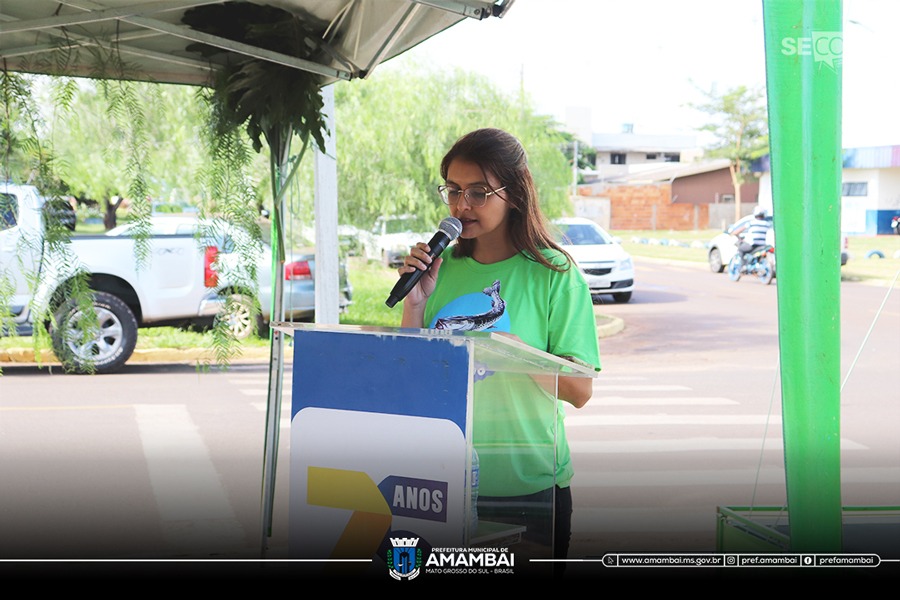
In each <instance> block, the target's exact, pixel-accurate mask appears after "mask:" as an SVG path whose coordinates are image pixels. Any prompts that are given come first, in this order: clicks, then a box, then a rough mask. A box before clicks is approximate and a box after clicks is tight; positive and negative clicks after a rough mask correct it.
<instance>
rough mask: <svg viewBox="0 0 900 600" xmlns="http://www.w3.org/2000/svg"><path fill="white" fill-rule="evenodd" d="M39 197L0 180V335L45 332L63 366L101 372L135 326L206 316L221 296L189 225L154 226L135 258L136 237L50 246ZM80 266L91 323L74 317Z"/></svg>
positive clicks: (114, 364)
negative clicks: (184, 229) (179, 229)
mask: <svg viewBox="0 0 900 600" xmlns="http://www.w3.org/2000/svg"><path fill="white" fill-rule="evenodd" d="M45 203H46V200H45V199H44V198H43V197H42V196H41V195H40V194H39V193H38V190H37V189H36V188H34V187H31V186H20V185H12V184H8V183H0V335H2V334H4V333H7V334H8V333H11V329H12V328H13V327H14V328H15V330H16V333H18V334H19V335H31V334H32V333H33V332H34V329H35V328H36V327H46V328H48V329H49V331H50V333H51V339H52V341H53V350H54V353H55V354H56V356H57V358H58V359H59V360H60V362H61V363H62V364H63V365H64V366H65V368H66V369H67V370H71V371H76V372H83V373H87V372H93V373H109V372H113V371H116V370H118V369H119V368H121V367H122V365H124V364H125V362H126V361H127V360H128V359H129V358H130V357H131V355H132V353H133V352H134V348H135V343H136V341H137V332H138V329H139V328H142V327H156V326H163V325H182V326H183V325H194V324H196V325H209V324H212V322H213V321H214V319H215V317H216V315H217V314H219V313H220V311H221V310H222V308H223V306H224V305H225V299H224V297H223V296H222V295H221V294H220V293H219V291H218V290H217V288H218V287H220V286H219V285H218V282H217V274H216V272H215V270H214V262H215V260H216V257H217V254H218V248H216V247H214V246H211V247H203V245H202V244H200V243H199V242H198V240H197V238H196V237H195V236H194V235H193V234H181V235H153V236H151V237H150V238H149V239H148V240H147V242H148V245H149V257H148V259H147V260H146V261H145V262H144V263H143V264H139V261H138V260H137V259H136V253H135V244H136V243H138V242H136V240H135V238H131V237H110V236H105V235H89V236H80V235H79V236H72V238H71V241H70V242H69V243H68V244H61V245H57V247H54V245H53V244H48V243H47V239H46V236H45V226H46V224H45V223H44V212H45V211H44V210H42V209H43V207H44V205H45ZM79 271H81V272H83V273H85V278H84V279H82V280H84V281H86V282H87V284H88V288H89V290H90V292H89V293H87V294H82V297H84V298H89V299H90V302H91V303H92V306H93V310H94V313H96V315H97V322H96V324H95V323H93V322H92V320H91V319H86V320H85V321H84V322H86V323H89V324H90V327H85V326H84V325H82V326H80V327H79V325H78V323H79V320H81V319H84V317H85V315H87V314H89V313H88V311H89V309H90V307H88V306H87V305H86V304H82V305H79V304H77V302H76V298H77V297H78V294H76V293H74V292H73V287H75V285H76V284H75V282H76V281H79V278H77V277H76V274H77V272H79Z"/></svg>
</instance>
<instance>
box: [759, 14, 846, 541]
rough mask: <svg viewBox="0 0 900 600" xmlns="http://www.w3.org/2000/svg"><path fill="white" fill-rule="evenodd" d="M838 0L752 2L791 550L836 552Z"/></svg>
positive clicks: (838, 532)
mask: <svg viewBox="0 0 900 600" xmlns="http://www.w3.org/2000/svg"><path fill="white" fill-rule="evenodd" d="M841 12H842V11H841V2H840V0H763V22H764V29H765V48H766V80H767V88H768V106H769V136H770V157H771V175H772V198H773V208H774V225H775V240H776V249H777V250H776V252H777V257H778V276H777V277H778V279H777V282H778V287H777V290H778V292H777V293H778V329H779V345H780V352H781V380H782V387H781V391H782V417H783V428H784V463H785V479H786V486H787V502H788V518H789V524H790V540H791V548H792V551H795V552H840V551H841V539H842V522H841V517H842V503H841V481H840V474H841V466H840V282H841V276H840V190H841V170H842V164H841V55H842V51H843V48H842V43H843V42H842V38H841V27H842V25H841Z"/></svg>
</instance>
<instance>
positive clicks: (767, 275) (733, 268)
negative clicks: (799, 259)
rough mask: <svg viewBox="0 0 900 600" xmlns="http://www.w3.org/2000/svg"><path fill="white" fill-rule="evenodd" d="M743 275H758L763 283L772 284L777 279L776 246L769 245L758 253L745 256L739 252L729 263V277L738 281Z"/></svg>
mask: <svg viewBox="0 0 900 600" xmlns="http://www.w3.org/2000/svg"><path fill="white" fill-rule="evenodd" d="M742 275H756V276H757V277H758V278H759V280H760V281H761V282H762V283H764V284H766V285H769V284H770V283H772V280H773V279H775V246H772V245H770V244H767V245H766V246H764V247H763V248H761V249H760V250H757V251H756V252H748V253H746V254H744V253H743V252H740V251H738V253H737V254H735V255H734V256H732V257H731V260H730V261H729V262H728V277H729V278H730V279H731V280H732V281H738V280H740V278H741V276H742Z"/></svg>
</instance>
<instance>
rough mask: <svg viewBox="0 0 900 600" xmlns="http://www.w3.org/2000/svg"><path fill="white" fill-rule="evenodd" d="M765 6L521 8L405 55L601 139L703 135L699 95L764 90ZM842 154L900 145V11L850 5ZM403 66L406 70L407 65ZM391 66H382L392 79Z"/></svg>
mask: <svg viewBox="0 0 900 600" xmlns="http://www.w3.org/2000/svg"><path fill="white" fill-rule="evenodd" d="M762 4H763V3H762V0H728V1H724V0H627V1H626V0H515V3H514V4H513V6H512V7H511V8H510V10H509V12H508V13H507V14H506V16H504V17H503V18H502V19H497V18H490V19H487V20H485V21H474V20H466V21H464V22H462V23H459V24H457V25H455V26H454V27H452V28H450V29H449V30H448V31H445V32H443V33H441V34H439V35H437V36H435V37H434V38H432V39H430V40H427V41H426V42H424V43H423V44H421V45H420V46H418V47H417V48H414V49H413V50H412V51H410V52H409V53H407V54H408V55H409V56H410V57H415V58H418V59H421V60H430V61H433V62H434V63H436V64H441V63H444V64H446V63H449V64H453V65H458V66H461V67H464V68H466V69H470V70H473V71H477V72H480V73H483V74H485V75H487V76H489V77H490V78H491V79H492V80H493V81H494V82H495V83H496V84H497V85H498V86H500V88H501V89H503V90H506V91H507V92H509V93H511V94H512V93H515V92H517V91H518V90H519V87H520V85H523V86H524V89H525V91H526V93H528V94H529V95H530V96H531V98H532V100H533V101H534V103H535V105H536V107H537V109H538V111H539V112H540V113H542V114H548V115H551V116H553V117H555V118H556V119H557V120H559V121H560V122H565V121H566V115H567V113H568V112H570V109H572V108H576V109H589V110H590V115H591V121H592V123H591V124H592V129H593V132H594V133H615V132H619V131H621V128H622V125H623V124H624V123H631V124H633V125H634V131H635V133H646V134H659V133H666V134H669V133H682V134H693V133H695V129H696V127H697V126H699V125H700V124H702V123H703V122H704V119H705V117H704V116H703V115H702V114H700V113H698V112H697V111H695V110H693V109H691V108H690V107H688V106H686V105H687V103H690V102H697V101H700V100H702V96H701V95H700V94H699V92H698V91H697V87H699V88H701V89H704V90H710V89H712V88H714V87H715V88H716V89H719V90H724V89H727V88H730V87H734V86H736V85H739V84H745V85H756V84H759V85H764V83H765V51H764V40H763V19H762ZM843 15H844V28H843V60H842V64H841V65H840V67H839V68H840V69H841V72H842V77H843V84H842V85H843V113H844V114H843V146H844V147H845V148H847V147H856V146H876V145H900V118H898V111H897V108H896V106H897V105H898V104H900V102H898V100H900V78H898V76H897V71H898V65H897V56H898V55H900V52H898V50H900V49H898V45H900V35H898V34H900V1H897V0H844V2H843ZM403 59H404V57H403V56H401V57H399V58H398V59H396V60H397V61H398V63H399V62H400V61H402V60H403ZM389 64H390V63H388V64H386V65H383V66H382V68H385V67H387V66H388V65H389Z"/></svg>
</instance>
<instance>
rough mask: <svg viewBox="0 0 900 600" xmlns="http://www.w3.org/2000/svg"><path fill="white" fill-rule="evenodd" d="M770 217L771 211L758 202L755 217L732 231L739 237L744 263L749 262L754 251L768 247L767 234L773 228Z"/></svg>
mask: <svg viewBox="0 0 900 600" xmlns="http://www.w3.org/2000/svg"><path fill="white" fill-rule="evenodd" d="M768 217H769V211H768V210H766V209H765V208H764V207H762V206H760V205H759V204H757V205H756V206H754V207H753V218H752V219H750V220H749V221H747V222H746V223H744V224H743V225H741V226H740V227H738V228H737V229H735V230H734V231H732V234H734V235H736V236H737V237H738V240H739V244H738V252H740V253H741V261H742V263H743V264H746V263H747V261H748V260H749V259H750V256H752V255H753V253H754V252H758V251H759V250H762V249H763V248H765V247H766V244H767V241H766V235H767V234H768V233H769V230H770V229H771V228H772V222H771V221H770V220H769V218H768Z"/></svg>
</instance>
